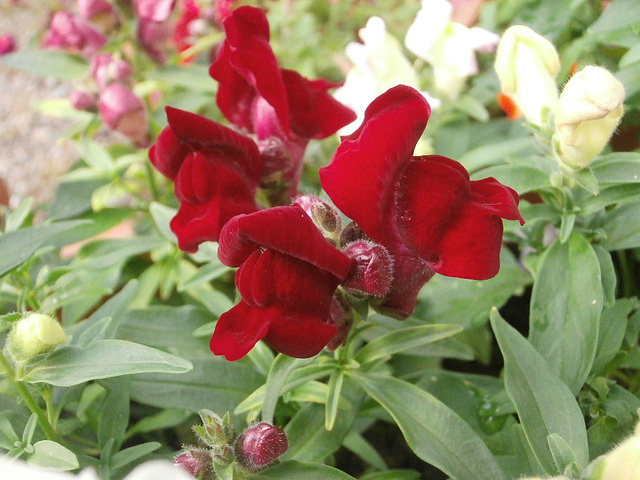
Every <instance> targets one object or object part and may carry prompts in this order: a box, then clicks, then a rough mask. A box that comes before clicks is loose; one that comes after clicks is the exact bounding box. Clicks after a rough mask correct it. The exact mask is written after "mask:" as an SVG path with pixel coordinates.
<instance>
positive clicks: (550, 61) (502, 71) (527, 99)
mask: <svg viewBox="0 0 640 480" xmlns="http://www.w3.org/2000/svg"><path fill="white" fill-rule="evenodd" d="M495 69H496V73H497V74H498V78H499V79H500V84H501V85H502V93H503V94H504V95H506V96H508V97H509V98H510V99H511V100H512V101H513V102H514V103H515V105H516V106H517V107H518V108H519V109H520V111H521V112H522V113H523V114H524V116H525V117H526V118H527V120H528V121H529V122H531V123H533V124H534V125H538V126H541V125H543V124H544V123H545V122H546V118H547V116H548V114H549V113H550V112H551V111H552V110H553V108H554V107H555V104H556V102H557V100H558V88H557V86H556V75H557V74H558V71H559V70H560V59H559V57H558V52H557V51H556V49H555V47H554V46H553V44H552V43H551V42H549V40H547V39H545V38H544V37H542V36H540V35H538V34H537V33H536V32H534V31H533V30H531V29H530V28H529V27H525V26H523V25H515V26H512V27H510V28H508V29H507V31H506V32H504V35H503V36H502V39H501V40H500V43H499V44H498V51H497V52H496V61H495Z"/></svg>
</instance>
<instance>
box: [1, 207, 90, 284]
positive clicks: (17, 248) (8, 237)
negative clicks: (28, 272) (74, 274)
mask: <svg viewBox="0 0 640 480" xmlns="http://www.w3.org/2000/svg"><path fill="white" fill-rule="evenodd" d="M83 223H87V221H86V220H75V221H74V220H72V221H67V222H58V223H51V224H49V225H39V226H37V227H29V228H22V229H20V230H16V231H14V232H7V233H3V234H2V235H0V251H1V252H2V256H0V276H2V275H4V274H5V273H7V272H10V271H11V270H13V269H14V268H16V267H18V266H20V265H21V264H22V263H23V262H25V261H26V260H27V259H28V258H29V257H31V255H33V253H34V252H35V251H36V250H37V249H38V248H40V247H44V246H47V245H52V244H54V243H55V237H56V235H58V234H60V233H62V232H65V231H67V230H70V229H72V228H74V227H77V226H78V225H82V224H83Z"/></svg>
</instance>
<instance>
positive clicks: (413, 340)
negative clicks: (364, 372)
mask: <svg viewBox="0 0 640 480" xmlns="http://www.w3.org/2000/svg"><path fill="white" fill-rule="evenodd" d="M462 330H463V328H462V327H461V326H460V325H442V324H438V325H421V326H417V327H408V328H401V329H399V330H396V331H393V332H390V333H387V334H385V335H382V336H381V337H378V338H376V339H375V340H373V341H371V342H369V343H368V344H367V345H365V346H364V347H362V348H361V349H360V351H359V352H358V353H357V355H356V356H355V360H356V361H357V362H360V363H363V364H364V363H368V362H373V361H375V360H378V359H380V358H384V357H387V356H391V355H393V354H394V353H398V352H402V351H404V350H408V349H411V348H416V347H421V346H423V345H426V344H429V343H432V342H436V341H438V340H441V339H443V338H447V337H450V336H452V335H455V334H457V333H460V332H461V331H462Z"/></svg>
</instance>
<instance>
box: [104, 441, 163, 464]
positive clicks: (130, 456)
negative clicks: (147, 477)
mask: <svg viewBox="0 0 640 480" xmlns="http://www.w3.org/2000/svg"><path fill="white" fill-rule="evenodd" d="M161 446H162V445H161V444H159V443H158V442H147V443H143V444H141V445H135V446H133V447H129V448H125V449H124V450H120V451H119V452H117V453H116V454H115V455H113V457H111V468H113V469H114V470H115V469H117V468H122V467H126V466H127V465H129V464H130V463H133V462H135V461H136V460H138V459H140V458H142V457H144V456H145V455H149V454H150V453H152V452H155V451H156V450H157V449H159V448H160V447H161Z"/></svg>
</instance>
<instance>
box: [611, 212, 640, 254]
mask: <svg viewBox="0 0 640 480" xmlns="http://www.w3.org/2000/svg"><path fill="white" fill-rule="evenodd" d="M602 229H603V230H604V231H605V232H606V234H607V237H606V238H605V240H604V242H603V243H602V246H603V247H604V248H606V249H607V250H609V251H614V250H626V249H628V248H636V247H640V200H634V201H631V202H628V203H625V204H623V205H618V206H617V207H615V208H614V209H613V210H610V211H608V212H606V216H605V219H604V222H603V224H602Z"/></svg>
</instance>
